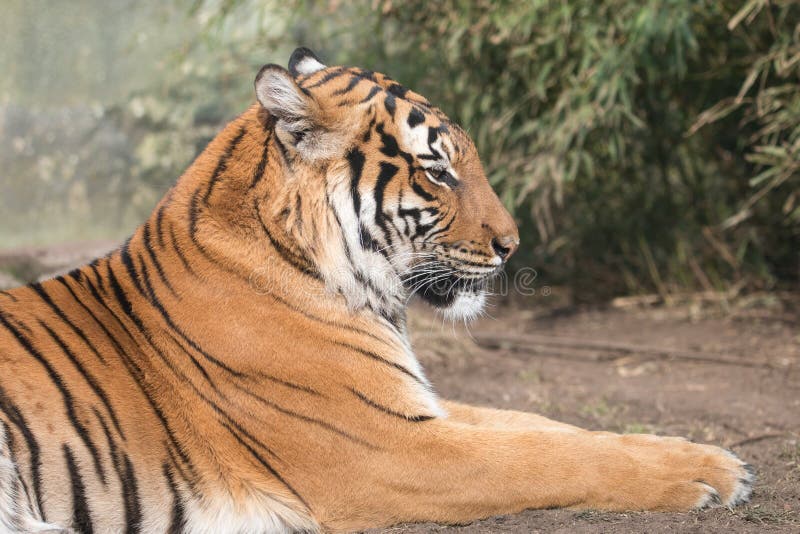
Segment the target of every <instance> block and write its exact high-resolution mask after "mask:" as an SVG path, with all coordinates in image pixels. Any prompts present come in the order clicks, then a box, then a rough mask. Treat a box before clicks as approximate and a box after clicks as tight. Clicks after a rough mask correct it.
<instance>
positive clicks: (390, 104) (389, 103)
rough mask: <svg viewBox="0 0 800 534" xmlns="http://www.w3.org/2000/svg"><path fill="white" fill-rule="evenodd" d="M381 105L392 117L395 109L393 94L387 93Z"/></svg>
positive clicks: (395, 102) (395, 103)
mask: <svg viewBox="0 0 800 534" xmlns="http://www.w3.org/2000/svg"><path fill="white" fill-rule="evenodd" d="M383 106H384V107H385V108H386V111H388V112H389V115H391V117H392V118H394V112H395V111H397V101H396V100H395V98H394V96H393V95H391V94H389V93H387V94H386V97H385V98H384V99H383Z"/></svg>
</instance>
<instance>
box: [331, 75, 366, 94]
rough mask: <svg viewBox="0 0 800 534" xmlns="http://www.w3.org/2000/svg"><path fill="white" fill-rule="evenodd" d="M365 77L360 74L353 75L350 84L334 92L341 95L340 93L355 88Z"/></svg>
mask: <svg viewBox="0 0 800 534" xmlns="http://www.w3.org/2000/svg"><path fill="white" fill-rule="evenodd" d="M363 79H364V78H362V77H361V76H358V75H355V76H353V77H352V78H350V81H349V82H348V84H347V85H346V86H345V87H342V88H341V89H337V90H336V91H334V92H333V95H334V96H339V95H343V94H346V93H349V92H350V91H352V90H353V89H355V88H356V85H358V84H359V83H361V81H362V80H363Z"/></svg>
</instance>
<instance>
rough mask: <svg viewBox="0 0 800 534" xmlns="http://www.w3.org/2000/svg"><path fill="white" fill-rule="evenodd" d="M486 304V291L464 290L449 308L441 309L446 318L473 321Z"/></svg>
mask: <svg viewBox="0 0 800 534" xmlns="http://www.w3.org/2000/svg"><path fill="white" fill-rule="evenodd" d="M485 305H486V293H484V292H483V291H481V292H479V293H470V292H466V291H465V292H462V293H459V294H458V296H457V297H456V299H455V300H454V301H453V303H452V304H451V305H450V306H448V307H447V308H443V309H441V310H440V311H441V313H442V315H444V317H445V319H448V320H450V321H473V320H475V319H477V318H478V317H479V316H480V314H481V312H482V311H483V307H484V306H485Z"/></svg>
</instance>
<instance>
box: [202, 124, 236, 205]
mask: <svg viewBox="0 0 800 534" xmlns="http://www.w3.org/2000/svg"><path fill="white" fill-rule="evenodd" d="M246 132H247V130H246V129H245V127H244V126H241V127H240V128H239V133H238V134H236V137H234V138H233V139H232V140H231V142H230V143H229V144H228V147H227V148H226V149H225V152H223V153H222V156H220V158H219V160H218V161H217V166H216V167H215V168H214V172H213V173H212V174H211V178H210V179H209V184H208V189H207V190H206V194H205V196H203V203H204V204H208V199H209V198H211V193H213V192H214V187H216V185H217V182H218V181H219V177H220V175H221V174H222V173H223V172H225V170H226V169H227V168H228V160H229V159H230V157H231V155H233V151H234V150H236V145H238V144H239V142H240V141H241V140H242V138H243V137H244V134H245V133H246Z"/></svg>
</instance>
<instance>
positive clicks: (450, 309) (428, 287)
mask: <svg viewBox="0 0 800 534" xmlns="http://www.w3.org/2000/svg"><path fill="white" fill-rule="evenodd" d="M501 271H502V267H494V266H487V267H486V268H484V269H481V270H480V271H479V272H475V269H474V267H470V266H469V265H464V266H462V265H458V264H457V263H453V262H452V261H448V262H447V263H439V262H437V265H435V266H434V267H433V268H431V267H430V266H428V267H427V268H425V269H419V268H412V269H411V271H410V272H409V274H408V275H406V276H405V277H404V285H405V287H406V289H407V290H408V292H409V297H411V296H413V295H418V296H419V297H420V298H421V299H422V300H424V301H425V302H427V303H428V304H430V305H431V306H433V307H435V308H437V309H439V310H441V311H442V312H443V313H444V315H445V317H447V318H449V319H453V320H456V319H464V320H471V319H474V318H475V317H477V316H478V315H480V313H481V311H482V310H483V306H484V304H485V302H486V295H487V294H488V293H489V282H490V281H491V280H492V279H493V278H494V277H495V276H497V275H498V274H499V273H500V272H501Z"/></svg>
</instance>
